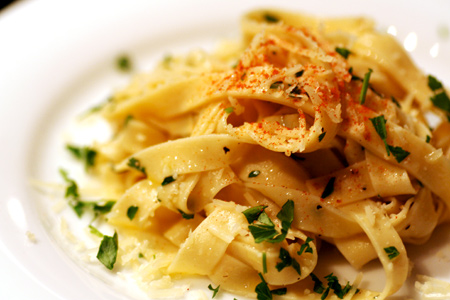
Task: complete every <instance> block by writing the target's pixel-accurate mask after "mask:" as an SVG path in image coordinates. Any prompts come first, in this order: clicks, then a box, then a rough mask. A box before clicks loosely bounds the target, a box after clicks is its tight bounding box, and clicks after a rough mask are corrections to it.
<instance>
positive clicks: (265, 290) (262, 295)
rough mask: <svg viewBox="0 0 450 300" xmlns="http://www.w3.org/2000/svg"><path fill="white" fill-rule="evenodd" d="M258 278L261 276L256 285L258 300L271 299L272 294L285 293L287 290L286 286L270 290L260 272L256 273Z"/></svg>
mask: <svg viewBox="0 0 450 300" xmlns="http://www.w3.org/2000/svg"><path fill="white" fill-rule="evenodd" d="M258 275H259V278H261V282H260V283H259V284H258V285H257V286H256V288H255V292H256V299H258V300H272V299H273V297H272V294H273V295H285V294H286V292H287V289H286V288H280V289H275V290H272V291H271V290H270V289H269V286H268V285H267V282H266V281H265V280H264V277H263V275H262V274H261V273H258Z"/></svg>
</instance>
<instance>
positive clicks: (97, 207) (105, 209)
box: [92, 200, 116, 214]
mask: <svg viewBox="0 0 450 300" xmlns="http://www.w3.org/2000/svg"><path fill="white" fill-rule="evenodd" d="M114 204H116V201H114V200H109V201H107V202H106V203H105V204H103V205H101V204H98V203H94V206H93V207H92V209H93V210H94V212H98V213H101V214H106V213H109V212H110V211H111V209H112V207H113V206H114Z"/></svg>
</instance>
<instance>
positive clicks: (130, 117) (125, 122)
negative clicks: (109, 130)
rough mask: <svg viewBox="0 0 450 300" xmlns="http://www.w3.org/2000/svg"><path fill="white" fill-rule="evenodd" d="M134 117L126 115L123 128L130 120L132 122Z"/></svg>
mask: <svg viewBox="0 0 450 300" xmlns="http://www.w3.org/2000/svg"><path fill="white" fill-rule="evenodd" d="M133 119H134V117H133V116H132V115H128V116H127V117H126V118H125V120H124V121H123V126H127V125H128V123H130V121H131V120H133Z"/></svg>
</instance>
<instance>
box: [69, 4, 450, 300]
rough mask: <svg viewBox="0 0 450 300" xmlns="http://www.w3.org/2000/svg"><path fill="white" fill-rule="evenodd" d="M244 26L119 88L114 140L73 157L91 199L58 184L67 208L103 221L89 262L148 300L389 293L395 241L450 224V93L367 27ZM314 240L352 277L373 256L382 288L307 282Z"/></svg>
mask: <svg viewBox="0 0 450 300" xmlns="http://www.w3.org/2000/svg"><path fill="white" fill-rule="evenodd" d="M241 25H242V40H241V41H239V42H231V41H227V42H223V43H222V44H221V45H220V47H218V48H217V49H216V50H215V51H213V52H212V53H205V52H204V51H200V50H198V51H192V52H190V53H188V54H186V55H184V56H167V57H166V58H165V59H164V60H162V61H161V62H160V63H159V64H158V65H157V67H156V69H155V70H153V71H152V72H151V73H146V74H139V75H136V76H134V77H133V79H132V81H131V82H130V84H129V85H128V86H127V87H126V88H124V89H122V90H120V91H117V92H116V93H115V94H114V95H113V96H112V97H111V98H110V99H109V101H108V102H107V103H106V104H105V105H103V106H102V107H101V108H99V109H97V110H96V112H95V114H97V115H99V116H101V117H102V118H104V119H105V120H107V121H108V123H109V124H110V126H111V128H112V130H113V132H114V134H113V137H112V139H111V140H110V141H108V142H106V143H94V144H93V145H69V146H68V149H69V150H70V151H71V152H72V153H73V154H74V155H75V156H76V157H78V158H81V159H83V160H84V161H85V165H86V171H87V174H88V176H89V177H90V178H91V179H92V181H93V182H94V181H95V182H96V184H97V187H98V188H97V189H94V190H95V192H92V189H91V194H89V192H86V190H84V189H83V186H80V187H78V185H77V184H76V182H75V180H74V178H72V177H71V174H70V172H67V171H66V170H61V174H62V176H63V178H64V180H65V182H66V183H67V189H66V197H67V198H68V200H69V205H70V206H71V207H72V208H73V209H74V210H75V212H76V213H77V214H78V215H79V216H82V215H83V214H93V215H94V216H95V219H94V220H93V221H92V222H91V223H90V225H89V227H90V230H91V232H92V234H93V235H94V236H98V238H97V237H96V238H97V239H98V243H99V248H98V253H97V258H98V260H99V263H102V264H103V265H105V267H107V268H108V269H111V270H113V271H114V270H116V269H117V268H126V269H129V270H132V272H133V273H134V274H137V276H136V278H137V281H138V282H139V283H140V284H141V285H142V286H143V287H145V288H147V289H148V290H151V292H149V294H150V295H151V296H152V297H157V296H158V295H162V292H161V293H159V294H158V292H157V291H155V290H156V289H155V288H160V290H164V289H165V288H168V287H170V286H171V284H172V279H173V278H182V277H186V276H206V277H208V278H209V279H210V281H211V284H210V285H209V289H210V290H211V291H212V292H213V297H215V296H216V294H217V293H220V292H221V291H228V292H230V293H232V294H235V295H236V297H237V298H238V297H239V296H246V297H251V298H257V299H272V297H274V298H275V297H277V298H279V299H378V300H381V299H385V298H386V297H388V296H390V295H393V294H394V293H395V292H397V291H398V290H399V289H400V288H401V287H402V286H403V284H404V282H405V281H406V279H407V277H408V273H409V271H410V269H411V267H412V265H411V263H410V261H409V259H408V253H407V251H406V248H405V244H423V243H425V242H426V241H427V240H428V239H429V238H430V236H431V234H432V232H433V230H434V229H435V228H436V226H437V225H439V224H441V223H442V222H445V221H447V220H448V206H449V205H450V181H449V178H450V134H449V132H450V122H449V120H450V118H449V117H450V99H449V97H448V94H447V92H446V90H445V88H444V86H443V84H442V83H441V82H440V81H439V79H437V78H435V77H433V76H432V75H425V74H423V73H422V71H420V70H419V69H418V68H417V67H416V66H415V65H414V63H413V62H412V61H411V59H410V58H409V57H408V55H407V53H406V52H405V51H404V49H403V48H402V47H401V46H400V45H399V44H398V42H397V41H396V40H395V39H394V37H392V36H391V35H389V34H384V33H380V32H378V31H377V30H375V25H374V24H373V22H372V21H371V20H368V19H364V18H339V19H337V18H336V19H322V18H317V17H312V16H306V15H301V14H295V13H288V12H284V11H276V10H255V11H252V12H249V13H248V14H246V15H245V16H243V18H242V24H241ZM123 64H124V66H126V65H127V61H123ZM430 118H434V120H435V121H433V122H430ZM78 188H79V190H78ZM88 194H89V195H88ZM86 195H88V196H86ZM92 195H95V197H97V198H96V199H100V200H96V201H94V202H92V201H87V200H86V199H87V198H89V197H92ZM105 224H106V225H107V226H109V228H112V231H110V232H112V234H104V232H103V231H102V230H101V229H99V228H100V227H99V226H103V225H105ZM324 244H327V245H333V247H335V248H336V249H337V250H338V251H339V252H340V253H341V254H342V255H343V257H345V259H346V260H347V261H348V263H349V264H350V265H351V266H353V267H354V268H356V269H360V268H361V267H362V266H364V265H366V264H367V263H368V262H370V261H372V260H375V259H378V260H379V261H380V262H381V265H382V267H383V268H384V272H385V276H386V284H385V287H384V289H382V290H380V291H371V290H368V289H365V288H364V287H363V286H360V282H361V280H362V276H363V275H361V276H358V277H357V278H354V279H351V280H352V281H351V282H347V280H345V281H343V280H342V279H341V281H339V280H340V278H337V276H335V275H333V273H331V274H319V273H316V271H315V267H316V265H317V262H318V260H319V259H320V258H321V256H322V255H326V253H323V252H322V251H320V249H321V248H322V247H323V246H324ZM219 288H220V289H219Z"/></svg>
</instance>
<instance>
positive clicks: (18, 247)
mask: <svg viewBox="0 0 450 300" xmlns="http://www.w3.org/2000/svg"><path fill="white" fill-rule="evenodd" d="M257 7H280V8H289V9H292V10H294V11H305V12H311V13H314V14H322V15H355V14H358V15H360V14H362V15H365V16H370V17H373V18H374V19H375V20H376V21H377V22H378V24H379V25H380V28H382V29H383V30H387V29H388V28H389V29H390V32H395V33H396V35H397V37H398V39H399V40H400V41H402V42H403V43H404V45H405V47H406V48H407V49H409V50H410V51H411V55H412V56H413V58H414V60H415V61H416V62H417V64H418V65H419V66H420V67H421V68H422V69H424V70H426V72H427V73H430V74H434V75H436V76H437V77H438V78H440V79H441V80H442V81H443V82H444V83H446V84H447V86H448V85H450V71H449V70H450V34H449V30H450V17H449V15H450V2H448V1H445V0H441V1H437V0H434V1H431V0H428V1H419V0H418V1H406V0H403V1H391V0H381V1H380V0H378V1H344V0H341V1H333V0H327V1H325V0H323V1H322V0H321V1H308V2H306V1H292V0H282V1H268V0H250V1H239V0H228V1H207V0H193V1H181V0H180V1H176V0H163V1H144V0H131V1H107V0H92V1H87V0H81V1H61V0H40V1H23V2H19V3H18V4H14V5H13V6H12V7H10V8H8V9H6V10H4V11H2V12H0V140H1V142H2V147H0V157H2V163H1V168H0V299H8V300H18V299H47V300H53V299H64V300H79V299H87V300H90V299H100V300H101V299H128V296H127V295H129V294H130V293H131V292H130V291H125V292H123V291H124V290H126V289H122V288H120V290H121V291H118V289H117V288H111V286H110V284H111V283H114V285H116V287H118V286H119V287H120V283H117V284H116V282H115V279H114V278H113V277H111V276H109V277H108V276H106V277H104V278H102V279H101V280H100V279H98V276H97V275H98V274H103V273H98V272H97V271H96V270H95V268H93V269H91V268H89V266H88V267H86V266H84V265H83V264H81V263H79V262H78V261H77V260H76V259H73V257H72V256H71V255H69V254H68V253H67V251H66V248H65V247H67V245H66V246H64V245H62V244H61V241H60V239H59V237H58V231H57V230H55V228H54V227H55V223H54V220H52V218H51V217H49V216H48V210H47V209H46V208H45V203H46V202H45V200H44V201H43V200H42V199H41V198H42V197H37V196H36V194H35V192H34V191H33V189H32V187H31V186H30V179H32V178H38V179H41V180H45V181H53V180H59V175H58V173H57V169H58V167H59V166H60V163H61V162H63V161H64V160H65V159H66V157H64V154H63V151H62V146H63V144H64V141H65V140H64V139H65V138H67V136H64V135H63V132H67V131H69V132H70V128H69V127H70V126H69V124H70V122H69V120H71V119H73V118H75V117H76V116H77V115H79V114H80V113H81V112H83V111H85V110H86V109H87V108H89V107H90V106H92V105H94V104H98V103H100V102H101V101H102V100H104V99H105V98H106V97H107V96H108V95H109V94H110V92H111V91H112V90H113V89H114V88H117V87H119V86H121V85H123V84H124V82H126V80H127V75H123V74H120V73H118V72H117V70H115V69H114V66H113V64H114V59H115V57H116V56H117V55H118V54H120V53H123V52H126V53H128V54H130V55H131V56H132V57H133V62H134V64H135V66H136V67H137V69H138V70H146V69H149V68H150V67H151V66H152V64H153V63H154V62H155V60H157V59H160V58H161V57H163V56H164V55H165V54H167V53H179V52H183V51H186V50H187V49H191V48H197V47H199V46H202V47H206V48H211V47H212V46H213V45H214V43H215V42H216V41H218V40H220V39H221V38H224V37H237V36H238V26H239V24H238V20H239V17H240V16H241V15H242V13H243V12H245V11H247V10H249V9H251V8H257ZM394 29H395V30H394ZM68 128H69V129H68ZM47 204H48V203H47ZM448 229H449V227H448V226H447V227H441V228H439V230H438V232H437V234H436V235H435V236H433V239H432V240H431V242H430V243H429V244H427V245H426V246H425V247H411V256H412V257H413V258H414V259H416V260H417V261H416V268H415V270H416V271H417V272H422V273H426V274H429V275H435V276H437V277H438V278H442V279H447V280H450V271H449V270H450V263H449V261H450V246H449V245H448V242H449V238H448V237H447V236H446V232H448ZM30 233H31V234H33V235H34V236H35V237H36V242H33V241H32V240H30V239H29V238H28V236H29V234H30ZM27 234H28V236H27ZM437 254H439V255H437ZM368 272H369V273H370V272H372V270H371V269H370V268H369V269H368ZM91 274H97V275H91ZM374 274H375V273H374ZM374 276H376V275H374ZM208 295H209V294H208ZM231 299H232V298H231Z"/></svg>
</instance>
